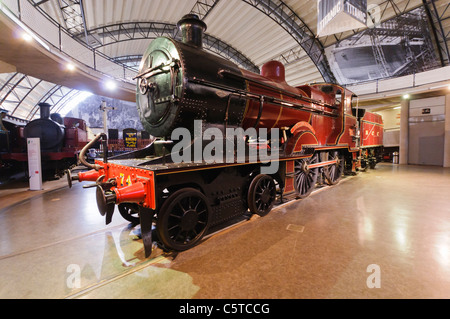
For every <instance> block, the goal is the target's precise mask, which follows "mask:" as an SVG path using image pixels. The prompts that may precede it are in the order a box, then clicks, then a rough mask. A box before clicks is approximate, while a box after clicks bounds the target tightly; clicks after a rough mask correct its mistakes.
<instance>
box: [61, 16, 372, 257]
mask: <svg viewBox="0 0 450 319" xmlns="http://www.w3.org/2000/svg"><path fill="white" fill-rule="evenodd" d="M178 26H179V28H180V31H181V34H182V41H177V40H175V39H171V38H166V37H161V38H157V39H155V40H153V41H152V43H151V44H150V45H149V47H148V49H147V51H146V52H145V54H144V56H143V58H142V62H141V65H140V69H139V73H138V75H137V76H136V79H137V94H136V99H137V108H138V111H139V116H140V119H141V122H142V124H143V126H144V128H145V129H146V130H147V131H148V132H149V133H150V134H151V135H153V136H155V137H157V138H158V139H157V140H156V141H155V142H153V143H152V144H151V145H150V146H149V147H147V148H146V149H144V150H139V151H136V152H132V153H128V154H124V155H120V156H116V157H113V158H104V159H103V161H96V162H95V164H90V163H87V162H86V161H85V160H84V155H85V152H86V150H87V149H89V147H90V145H91V143H95V142H97V141H99V140H104V139H105V136H104V135H99V136H97V138H96V139H94V140H93V141H92V142H91V143H89V144H88V145H87V146H86V147H85V149H83V151H82V152H81V153H80V161H82V162H83V164H85V165H86V166H87V167H88V168H90V170H89V171H87V172H80V173H78V174H74V175H72V173H71V172H70V171H68V174H67V178H68V183H69V185H70V186H72V182H73V181H75V180H78V181H80V182H83V181H92V182H95V183H94V184H91V185H88V186H87V187H90V186H92V187H96V189H97V192H96V196H97V205H98V209H99V211H100V213H101V214H102V215H103V216H106V222H107V223H110V222H111V220H112V216H113V212H114V210H115V207H116V205H118V209H119V212H120V213H121V215H122V216H123V217H125V218H126V219H127V220H130V221H133V222H135V223H140V225H141V233H142V239H143V243H144V248H145V252H146V255H147V256H148V255H149V254H150V253H151V248H152V243H153V242H154V241H155V242H157V243H158V244H159V245H160V246H161V247H163V248H164V249H168V250H176V251H182V250H186V249H189V248H191V247H193V246H194V245H196V244H197V243H199V242H200V241H201V240H202V238H203V237H204V236H205V235H206V234H207V233H208V232H210V231H211V230H213V229H217V228H218V227H219V228H220V227H221V225H224V224H226V223H227V222H228V221H230V220H233V219H236V218H237V217H241V216H246V215H248V214H258V215H260V216H264V215H266V214H268V213H269V212H270V210H271V209H272V207H273V205H274V203H275V201H276V200H281V201H283V200H290V199H296V198H305V197H307V196H308V195H309V194H310V193H311V192H312V190H313V189H314V188H315V186H316V184H317V183H319V182H322V181H323V182H326V183H328V184H330V185H334V184H336V183H338V182H339V180H340V179H341V177H342V175H343V173H344V170H345V169H349V170H351V171H356V170H357V169H358V168H360V167H361V136H360V134H359V132H360V121H359V120H358V116H357V114H353V109H352V102H353V101H354V99H355V95H354V94H353V93H352V92H351V91H349V90H347V89H346V88H344V87H342V86H340V85H336V84H330V83H321V84H312V85H302V86H298V87H292V86H290V85H288V84H287V83H286V81H285V71H284V66H283V65H282V64H281V63H280V62H277V61H270V62H267V63H266V64H264V65H263V66H262V68H261V74H255V73H252V72H249V71H246V70H243V69H241V68H239V67H238V66H237V65H235V64H234V63H232V62H230V61H227V60H224V59H222V58H220V57H218V56H216V55H214V54H211V53H208V52H206V51H204V50H203V49H202V34H203V32H204V31H205V30H206V25H205V24H204V23H203V22H202V21H200V20H199V19H198V17H197V16H195V15H186V16H184V17H183V18H182V20H180V22H179V23H178ZM357 113H358V112H357ZM195 121H197V123H198V122H200V123H201V126H200V128H199V127H197V126H196V125H195V123H196V122H195ZM179 128H183V129H184V130H187V131H188V132H189V133H191V135H190V136H193V137H192V140H191V141H190V144H189V143H187V144H189V145H187V147H186V149H183V152H184V151H186V152H191V151H195V150H198V148H200V150H204V151H206V150H210V151H211V150H213V149H214V151H216V152H217V151H218V149H219V147H218V146H220V144H221V142H223V144H227V143H228V142H229V140H228V136H227V135H226V132H227V129H229V128H233V129H236V130H237V129H242V130H243V131H244V134H243V136H238V137H237V139H240V138H242V139H243V140H244V144H245V159H244V160H243V161H242V160H240V159H239V158H238V157H237V155H236V154H237V153H239V152H238V151H239V150H238V149H237V148H234V149H232V150H231V158H232V159H233V160H232V161H221V160H220V157H219V159H217V157H215V159H216V160H215V161H213V162H210V161H205V160H204V159H203V160H200V161H192V162H188V161H182V162H176V161H174V157H175V156H174V155H177V154H175V153H178V151H179V148H177V147H175V146H174V145H176V143H175V141H174V140H173V137H172V135H173V132H174V130H176V129H179ZM209 129H214V130H215V132H217V131H219V132H222V133H224V134H223V135H220V134H218V135H217V136H216V137H215V139H210V140H208V139H206V140H205V139H204V138H201V137H198V134H196V133H198V132H197V131H198V130H200V131H202V132H205V133H206V132H207V131H208V130H209ZM264 129H265V130H269V129H270V130H271V133H270V134H268V135H267V136H264V139H263V138H262V135H259V132H260V131H261V130H264ZM245 132H247V133H248V134H247V133H245ZM255 132H256V133H255ZM272 132H274V133H272ZM277 132H278V133H279V134H275V133H277ZM200 136H201V135H200ZM218 136H221V137H222V138H223V140H219V141H217V139H220V137H218ZM199 138H200V139H201V143H200V144H197V143H196V142H198V141H197V139H199ZM103 142H104V143H105V145H106V142H105V141H103ZM241 142H242V141H241ZM198 145H200V147H198ZM211 145H214V147H211ZM367 146H368V147H369V145H367ZM189 147H190V148H189ZM175 149H176V151H175ZM253 149H257V150H264V151H266V152H270V153H271V154H273V153H275V154H276V155H277V156H276V157H271V159H270V161H266V160H263V159H261V158H259V157H256V158H255V157H251V156H249V154H250V153H251V152H250V150H253ZM222 151H223V149H222ZM227 151H228V150H227ZM228 155H230V154H229V153H227V154H223V156H224V158H225V157H227V156H228ZM227 159H229V157H227ZM272 163H276V164H277V165H276V166H275V167H276V169H275V170H274V171H271V172H266V170H264V169H265V168H267V166H268V165H271V164H272Z"/></svg>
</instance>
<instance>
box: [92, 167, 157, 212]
mask: <svg viewBox="0 0 450 319" xmlns="http://www.w3.org/2000/svg"><path fill="white" fill-rule="evenodd" d="M95 163H96V164H97V165H101V166H102V167H103V169H101V170H100V173H99V174H101V175H105V177H104V178H103V181H108V180H111V179H114V180H115V184H116V186H114V187H113V188H111V190H112V191H113V192H114V193H115V194H116V204H120V203H124V202H127V203H136V204H139V205H141V206H143V207H147V208H150V209H156V197H155V179H154V173H153V171H149V170H144V169H140V168H135V167H130V166H124V165H118V164H112V163H107V164H105V163H103V162H101V161H95Z"/></svg>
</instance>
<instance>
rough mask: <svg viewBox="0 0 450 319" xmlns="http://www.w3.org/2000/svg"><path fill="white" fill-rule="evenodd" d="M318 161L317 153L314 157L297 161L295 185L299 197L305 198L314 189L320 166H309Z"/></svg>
mask: <svg viewBox="0 0 450 319" xmlns="http://www.w3.org/2000/svg"><path fill="white" fill-rule="evenodd" d="M317 162H318V156H317V154H314V155H313V156H312V157H310V158H307V159H302V160H296V161H295V180H294V186H295V190H296V192H297V196H298V197H299V198H305V197H307V196H308V195H309V194H311V192H312V191H313V189H314V187H315V186H316V183H317V176H318V175H319V168H309V165H311V164H315V163H317Z"/></svg>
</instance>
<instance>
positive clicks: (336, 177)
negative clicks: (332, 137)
mask: <svg viewBox="0 0 450 319" xmlns="http://www.w3.org/2000/svg"><path fill="white" fill-rule="evenodd" d="M328 160H337V163H336V164H333V165H329V166H326V167H325V168H324V171H323V173H324V175H325V179H326V181H327V183H328V185H335V184H337V183H339V181H340V180H341V178H342V175H343V173H344V164H345V163H344V158H343V157H342V156H340V155H339V152H338V151H331V152H329V153H328Z"/></svg>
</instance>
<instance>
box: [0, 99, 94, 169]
mask: <svg viewBox="0 0 450 319" xmlns="http://www.w3.org/2000/svg"><path fill="white" fill-rule="evenodd" d="M39 107H40V118H39V119H36V120H33V121H30V122H28V121H24V120H21V119H18V118H15V117H12V116H9V115H8V114H6V113H2V115H1V119H0V127H1V130H0V132H1V134H0V163H1V165H2V166H5V167H6V168H8V169H14V168H17V169H18V170H21V171H25V170H26V169H27V167H26V163H27V162H28V156H27V145H26V139H27V138H33V137H37V138H39V139H40V146H41V152H42V153H41V155H42V165H43V167H42V170H43V172H44V173H45V174H46V175H48V176H49V177H54V176H63V175H64V171H65V170H66V169H67V168H69V167H71V166H73V165H75V164H77V155H78V153H79V152H80V151H81V149H82V148H83V147H84V146H85V145H86V144H87V143H88V135H87V128H86V123H85V121H84V120H82V119H77V118H71V117H65V118H62V117H61V116H60V115H59V114H57V113H53V114H50V107H51V105H50V104H48V103H40V104H39Z"/></svg>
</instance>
